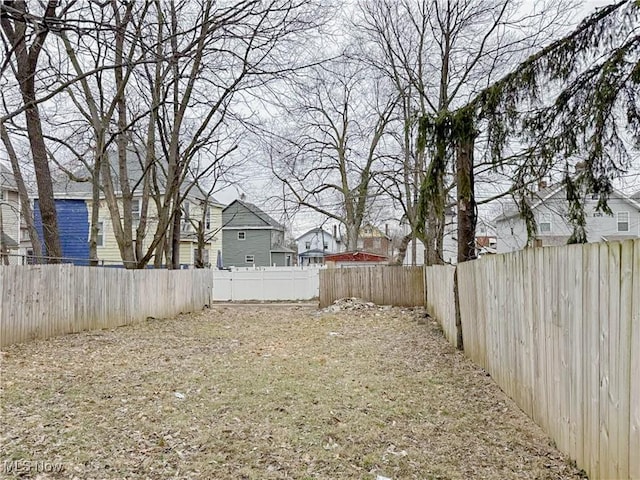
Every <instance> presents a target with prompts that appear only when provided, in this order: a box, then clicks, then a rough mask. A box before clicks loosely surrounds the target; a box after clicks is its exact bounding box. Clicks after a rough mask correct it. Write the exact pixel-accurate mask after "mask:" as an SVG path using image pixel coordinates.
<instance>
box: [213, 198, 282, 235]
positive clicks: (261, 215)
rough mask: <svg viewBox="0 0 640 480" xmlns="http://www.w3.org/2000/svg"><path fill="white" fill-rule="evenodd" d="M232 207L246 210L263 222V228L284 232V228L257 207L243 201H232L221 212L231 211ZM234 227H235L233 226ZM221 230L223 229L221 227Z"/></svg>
mask: <svg viewBox="0 0 640 480" xmlns="http://www.w3.org/2000/svg"><path fill="white" fill-rule="evenodd" d="M234 205H241V206H243V207H244V208H246V209H247V210H249V212H251V213H252V214H253V215H255V216H256V217H258V218H259V219H260V220H261V221H262V222H264V224H265V226H268V227H273V228H275V229H276V230H283V231H284V227H283V226H282V225H281V224H280V223H278V222H277V221H276V220H274V219H273V218H272V217H270V216H269V215H267V214H266V213H265V212H263V211H262V210H260V209H259V208H258V207H256V206H255V205H254V204H253V203H249V202H245V201H243V200H234V201H233V202H231V203H230V204H229V205H227V206H226V207H225V208H224V209H223V210H222V212H223V213H224V212H225V211H228V210H229V209H231V208H232V207H233V206H234ZM235 227H237V225H235ZM222 228H223V229H224V228H225V227H222Z"/></svg>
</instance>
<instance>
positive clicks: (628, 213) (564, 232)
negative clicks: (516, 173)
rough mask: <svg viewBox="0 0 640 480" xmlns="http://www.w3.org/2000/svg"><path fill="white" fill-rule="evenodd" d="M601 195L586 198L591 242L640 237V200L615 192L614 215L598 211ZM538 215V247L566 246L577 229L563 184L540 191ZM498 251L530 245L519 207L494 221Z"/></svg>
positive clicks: (536, 200) (536, 205)
mask: <svg viewBox="0 0 640 480" xmlns="http://www.w3.org/2000/svg"><path fill="white" fill-rule="evenodd" d="M597 203H598V199H597V197H595V196H594V197H592V196H587V197H586V198H585V215H586V231H587V241H588V242H600V241H611V240H624V239H628V238H638V237H640V203H639V202H638V201H637V200H634V199H632V198H631V197H628V196H625V195H624V194H623V193H621V192H618V191H614V192H613V194H612V195H611V196H610V198H609V200H608V202H607V203H608V206H609V208H610V209H611V212H612V213H611V214H610V215H608V214H606V213H602V212H597V211H596V205H597ZM531 208H532V210H533V213H534V215H535V218H536V226H537V233H536V237H535V239H534V242H533V244H534V246H549V245H565V244H566V243H567V241H568V240H569V237H570V236H571V233H572V231H573V228H572V227H571V225H570V224H569V215H568V204H567V200H566V192H565V189H564V188H563V187H559V186H556V187H555V188H549V189H546V190H542V191H540V192H538V194H537V195H536V196H535V198H534V199H532V202H531ZM494 223H495V226H496V235H497V250H498V253H506V252H512V251H515V250H520V249H522V248H524V247H525V246H526V245H527V229H526V226H525V222H524V219H522V218H521V217H520V214H519V213H518V211H517V210H516V209H515V207H511V208H508V209H507V210H506V211H505V212H504V213H503V214H501V215H499V216H498V217H496V218H495V220H494Z"/></svg>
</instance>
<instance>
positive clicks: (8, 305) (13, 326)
mask: <svg viewBox="0 0 640 480" xmlns="http://www.w3.org/2000/svg"><path fill="white" fill-rule="evenodd" d="M212 281H213V277H212V275H211V271H210V270H181V271H166V270H144V271H129V270H124V269H115V268H113V269H112V268H91V267H76V266H73V265H37V266H33V265H28V266H22V265H9V266H2V267H0V301H1V305H2V308H1V309H0V347H3V346H6V345H10V344H12V343H18V342H24V341H28V340H32V339H44V338H49V337H52V336H55V335H61V334H65V333H74V332H80V331H83V330H90V329H98V328H114V327H118V326H121V325H128V324H131V323H133V322H136V321H139V320H143V319H145V318H146V317H148V316H153V317H171V316H174V315H176V314H178V313H180V312H188V311H194V310H198V309H201V308H202V307H203V306H205V305H208V304H209V303H210V290H211V285H212Z"/></svg>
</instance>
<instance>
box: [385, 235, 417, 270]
mask: <svg viewBox="0 0 640 480" xmlns="http://www.w3.org/2000/svg"><path fill="white" fill-rule="evenodd" d="M412 242H413V245H412V246H413V250H414V253H413V260H412V261H411V264H412V265H415V264H416V255H415V248H416V239H415V238H414V237H413V233H411V232H410V233H408V234H406V235H405V236H404V237H402V240H401V241H400V245H398V252H397V253H396V255H395V257H394V258H393V261H391V262H390V263H389V264H390V265H402V264H403V263H404V258H405V256H406V255H407V248H408V247H409V243H412Z"/></svg>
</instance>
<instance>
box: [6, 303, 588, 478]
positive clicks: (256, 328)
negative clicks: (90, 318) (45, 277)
mask: <svg viewBox="0 0 640 480" xmlns="http://www.w3.org/2000/svg"><path fill="white" fill-rule="evenodd" d="M1 362H2V363H1V365H0V368H1V373H2V380H1V390H0V401H1V408H2V410H1V413H0V425H1V427H0V429H1V430H0V468H2V471H0V477H1V478H12V477H14V476H15V477H16V478H17V475H18V474H22V475H23V477H22V478H25V477H26V478H29V476H31V477H32V478H36V477H37V476H38V475H40V478H78V479H89V478H95V479H103V478H104V479H107V478H108V479H116V478H117V479H122V478H128V479H137V478H149V479H164V478H178V479H187V478H189V479H196V478H199V479H275V478H278V479H280V478H296V479H351V478H353V479H373V480H375V479H376V478H378V477H386V478H391V479H394V480H400V479H450V478H451V479H475V478H486V479H509V478H511V479H524V478H530V479H577V478H582V476H581V474H580V472H579V471H578V470H577V469H576V468H575V467H572V466H571V464H570V462H569V461H568V459H567V458H566V457H564V456H563V455H561V454H560V453H559V452H558V451H557V450H556V449H555V448H554V447H553V446H552V445H551V443H550V440H549V439H548V438H547V437H546V436H545V435H544V434H543V433H542V431H541V430H540V429H539V428H538V427H537V426H536V425H535V424H533V423H532V422H531V421H530V420H529V419H528V418H527V417H526V416H525V415H524V414H523V413H522V412H521V411H520V410H518V408H517V407H516V406H515V405H514V404H513V403H512V402H511V401H509V400H508V399H507V398H506V397H505V396H504V395H503V394H502V392H501V391H500V389H499V388H498V387H497V386H496V385H495V384H494V383H493V382H492V381H491V379H490V377H488V376H486V374H485V373H484V372H483V371H482V370H481V369H479V368H477V367H475V366H474V365H473V364H472V363H471V362H469V361H468V360H466V359H465V358H464V356H463V355H462V354H460V353H459V352H456V351H455V350H454V349H453V348H452V347H450V346H449V345H448V344H447V343H446V341H445V340H444V338H443V337H442V335H441V333H440V331H439V329H438V327H437V325H436V324H435V323H434V322H432V321H431V320H430V319H426V320H425V319H424V318H423V316H422V313H421V312H420V311H405V310H401V309H397V308H368V309H358V310H349V311H338V312H319V311H317V310H315V308H312V307H308V306H282V305H280V306H260V305H252V306H230V305H229V306H227V305H216V306H214V307H213V308H211V309H209V310H207V311H205V312H202V313H199V314H193V315H184V316H181V317H179V318H176V319H168V320H158V319H149V320H147V321H146V322H144V323H141V324H138V325H135V326H131V327H123V328H119V329H115V330H109V331H107V330H104V331H97V332H89V333H83V334H77V335H68V336H64V337H59V338H55V339H51V340H48V341H40V342H33V343H29V344H23V345H15V346H13V347H9V348H7V349H5V351H4V352H2V355H1ZM25 462H32V463H31V464H29V463H25ZM36 462H46V464H45V463H36ZM54 464H55V465H54ZM47 466H49V470H51V468H52V466H53V467H56V466H57V467H58V468H63V471H62V472H58V473H52V472H49V473H44V474H42V473H36V470H37V469H39V470H46V468H45V467H47ZM36 467H38V468H36ZM16 468H18V469H22V473H19V472H18V471H17V470H16ZM12 469H13V470H12ZM27 471H28V472H30V473H27Z"/></svg>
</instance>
